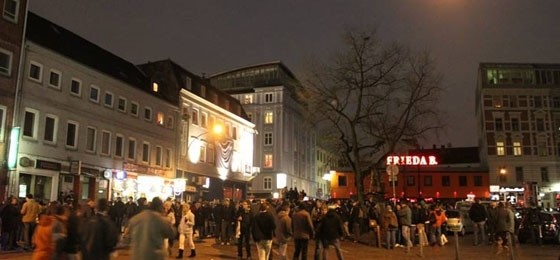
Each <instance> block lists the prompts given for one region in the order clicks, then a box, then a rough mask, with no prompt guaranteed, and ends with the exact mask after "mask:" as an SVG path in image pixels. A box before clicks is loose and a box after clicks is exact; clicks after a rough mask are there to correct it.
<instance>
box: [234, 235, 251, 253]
mask: <svg viewBox="0 0 560 260" xmlns="http://www.w3.org/2000/svg"><path fill="white" fill-rule="evenodd" d="M250 238H251V235H250V233H249V229H247V230H241V233H240V234H239V241H237V242H238V243H237V256H239V257H242V256H243V245H245V252H247V257H250V256H251V243H250V241H249V239H250Z"/></svg>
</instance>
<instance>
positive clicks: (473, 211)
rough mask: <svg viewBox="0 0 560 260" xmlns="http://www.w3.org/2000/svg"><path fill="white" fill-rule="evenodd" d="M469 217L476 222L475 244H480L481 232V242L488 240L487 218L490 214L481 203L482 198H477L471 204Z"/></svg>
mask: <svg viewBox="0 0 560 260" xmlns="http://www.w3.org/2000/svg"><path fill="white" fill-rule="evenodd" d="M469 218H470V219H471V220H472V221H473V223H474V245H475V246H476V245H478V244H479V240H478V237H479V234H480V242H481V243H485V242H486V230H485V228H484V227H485V225H486V219H487V218H488V214H487V213H486V208H485V207H484V206H483V205H482V204H480V200H479V199H476V200H475V201H474V203H473V204H472V205H471V208H470V209H469Z"/></svg>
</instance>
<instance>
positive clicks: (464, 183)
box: [459, 176, 467, 187]
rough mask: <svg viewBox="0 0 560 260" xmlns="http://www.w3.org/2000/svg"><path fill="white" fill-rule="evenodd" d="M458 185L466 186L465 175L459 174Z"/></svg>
mask: <svg viewBox="0 0 560 260" xmlns="http://www.w3.org/2000/svg"><path fill="white" fill-rule="evenodd" d="M459 186H461V187H465V186H467V176H459Z"/></svg>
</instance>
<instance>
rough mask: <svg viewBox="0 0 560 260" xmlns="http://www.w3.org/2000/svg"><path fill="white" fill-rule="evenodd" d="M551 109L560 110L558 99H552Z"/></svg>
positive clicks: (559, 98)
mask: <svg viewBox="0 0 560 260" xmlns="http://www.w3.org/2000/svg"><path fill="white" fill-rule="evenodd" d="M552 107H554V108H560V97H552Z"/></svg>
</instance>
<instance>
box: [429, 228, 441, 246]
mask: <svg viewBox="0 0 560 260" xmlns="http://www.w3.org/2000/svg"><path fill="white" fill-rule="evenodd" d="M430 243H431V244H432V245H435V244H440V245H441V227H434V226H431V227H430Z"/></svg>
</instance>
